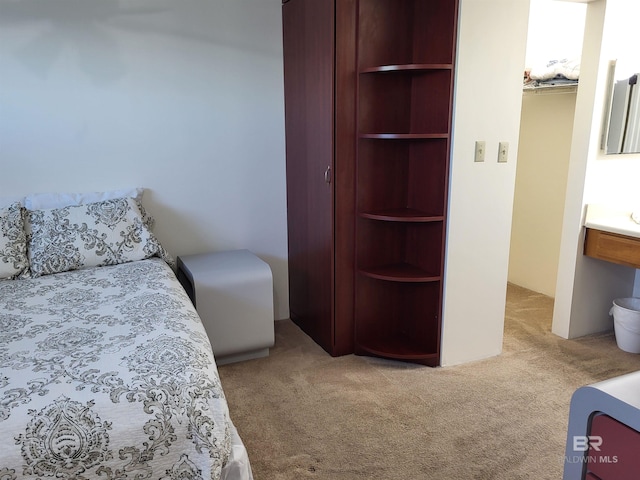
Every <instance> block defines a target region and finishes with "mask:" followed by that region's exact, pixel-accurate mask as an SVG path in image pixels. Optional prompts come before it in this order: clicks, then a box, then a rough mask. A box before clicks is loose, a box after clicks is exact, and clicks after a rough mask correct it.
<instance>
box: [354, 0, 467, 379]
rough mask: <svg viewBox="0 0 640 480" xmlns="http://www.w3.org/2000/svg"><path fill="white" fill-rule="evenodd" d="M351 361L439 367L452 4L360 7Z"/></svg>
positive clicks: (396, 2) (417, 0) (451, 0)
mask: <svg viewBox="0 0 640 480" xmlns="http://www.w3.org/2000/svg"><path fill="white" fill-rule="evenodd" d="M357 18H358V25H357V28H358V34H357V41H358V50H357V65H358V74H357V85H356V97H357V106H356V130H357V137H358V139H357V145H356V188H355V190H356V241H355V255H356V262H355V263H356V272H357V274H356V280H355V351H356V353H357V354H365V355H376V356H381V357H386V358H392V359H398V360H404V361H410V362H415V363H421V364H425V365H430V366H437V365H439V364H440V334H441V310H442V291H443V282H442V279H443V273H444V248H445V232H446V228H445V225H446V215H447V211H446V206H447V198H448V176H449V151H450V141H451V118H452V113H451V105H452V92H453V78H454V55H455V48H454V46H455V38H456V24H457V1H456V0H429V1H427V0H360V1H359V2H358V16H357Z"/></svg>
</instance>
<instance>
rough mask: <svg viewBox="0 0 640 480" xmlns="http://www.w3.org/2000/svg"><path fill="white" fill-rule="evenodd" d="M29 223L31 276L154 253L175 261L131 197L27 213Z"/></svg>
mask: <svg viewBox="0 0 640 480" xmlns="http://www.w3.org/2000/svg"><path fill="white" fill-rule="evenodd" d="M27 223H28V225H27V230H29V231H30V236H29V240H28V243H29V249H28V257H29V262H30V264H31V275H32V276H33V277H38V276H41V275H48V274H52V273H59V272H64V271H67V270H76V269H80V268H89V267H100V266H105V265H116V264H119V263H126V262H132V261H135V260H142V259H145V258H149V257H153V256H159V257H161V258H163V259H165V260H166V261H167V262H168V263H172V260H171V259H170V257H169V256H168V254H167V253H166V251H165V250H164V249H163V248H162V246H161V245H160V243H159V242H158V240H157V239H156V237H155V235H154V234H153V233H151V230H149V228H148V227H147V225H146V224H145V222H144V218H143V215H142V213H141V211H140V208H139V206H138V203H137V202H136V200H134V199H133V198H117V199H113V200H105V201H103V202H96V203H88V204H85V205H75V206H68V207H64V208H57V209H47V210H34V211H29V212H28V217H27Z"/></svg>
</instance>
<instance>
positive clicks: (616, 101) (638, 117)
mask: <svg viewBox="0 0 640 480" xmlns="http://www.w3.org/2000/svg"><path fill="white" fill-rule="evenodd" d="M608 92H609V95H608V97H607V109H606V112H607V113H606V115H605V125H604V128H603V142H602V143H603V145H602V147H603V150H604V152H605V153H606V154H607V155H610V154H620V153H640V85H638V73H634V74H632V75H630V76H623V77H622V78H620V75H618V76H616V62H615V61H612V62H611V63H610V65H609V78H608Z"/></svg>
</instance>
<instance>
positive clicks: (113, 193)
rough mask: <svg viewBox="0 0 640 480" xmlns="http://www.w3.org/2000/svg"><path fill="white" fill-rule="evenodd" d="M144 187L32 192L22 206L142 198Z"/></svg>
mask: <svg viewBox="0 0 640 480" xmlns="http://www.w3.org/2000/svg"><path fill="white" fill-rule="evenodd" d="M143 194H144V188H124V189H121V190H109V191H106V192H89V193H33V194H31V195H27V196H26V197H25V199H24V206H25V207H27V209H28V210H48V209H51V208H64V207H69V206H76V205H84V204H86V203H96V202H103V201H105V200H113V199H115V198H126V197H130V198H135V199H136V200H138V201H141V200H142V195H143Z"/></svg>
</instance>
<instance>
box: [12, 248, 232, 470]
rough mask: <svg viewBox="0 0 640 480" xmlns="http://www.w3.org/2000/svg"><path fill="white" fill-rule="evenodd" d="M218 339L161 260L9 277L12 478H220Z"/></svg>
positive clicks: (225, 445)
mask: <svg viewBox="0 0 640 480" xmlns="http://www.w3.org/2000/svg"><path fill="white" fill-rule="evenodd" d="M235 433H236V432H235V429H234V427H233V424H232V423H231V421H230V419H229V413H228V407H227V404H226V401H225V398H224V393H223V391H222V388H221V385H220V381H219V377H218V372H217V368H216V365H215V362H214V358H213V354H212V352H211V346H210V343H209V340H208V338H207V335H206V333H205V331H204V328H203V326H202V323H201V321H200V319H199V317H198V315H197V313H196V311H195V310H194V308H193V306H192V304H191V303H190V301H189V299H188V297H187V295H186V294H185V292H184V290H183V289H182V287H181V286H180V284H179V283H178V281H177V279H176V277H175V275H174V273H173V271H172V270H171V268H170V267H169V266H168V265H167V264H166V263H164V262H163V261H162V260H160V259H158V258H154V259H149V260H142V261H136V262H131V263H124V264H121V265H115V266H109V267H97V268H90V269H86V270H75V271H70V272H64V273H58V274H54V275H46V276H42V277H39V278H35V279H27V280H5V281H0V479H1V480H13V479H19V478H41V479H46V478H56V479H72V478H73V479H85V478H86V479H88V478H96V479H97V478H100V479H104V480H109V479H118V480H122V479H133V478H135V479H146V478H150V479H173V478H181V479H192V478H193V479H195V478H198V479H199V478H203V479H209V478H211V479H218V478H220V475H221V472H222V470H223V467H225V464H226V463H227V461H228V459H229V456H230V452H231V450H232V444H231V437H232V435H234V434H235Z"/></svg>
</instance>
